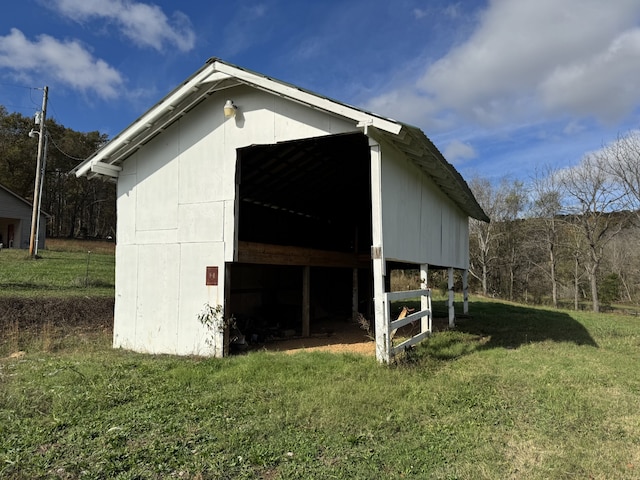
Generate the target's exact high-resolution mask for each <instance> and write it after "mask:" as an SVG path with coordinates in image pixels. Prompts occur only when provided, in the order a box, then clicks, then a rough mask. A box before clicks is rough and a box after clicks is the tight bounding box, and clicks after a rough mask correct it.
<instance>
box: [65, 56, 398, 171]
mask: <svg viewBox="0 0 640 480" xmlns="http://www.w3.org/2000/svg"><path fill="white" fill-rule="evenodd" d="M243 84H244V85H249V86H252V87H254V88H257V89H260V90H263V91H265V92H268V93H271V94H274V95H278V96H280V97H283V98H286V99H288V100H291V101H293V102H296V103H299V104H302V105H305V106H308V107H310V108H314V109H317V110H320V111H323V112H326V113H329V114H332V115H336V116H340V117H343V118H348V119H351V120H353V121H354V123H356V125H357V124H362V125H365V124H366V125H370V126H374V127H376V128H378V129H380V130H382V131H386V132H389V133H392V134H397V133H399V132H400V130H401V128H402V127H401V125H400V124H399V123H398V122H396V121H394V120H391V119H387V118H384V117H381V116H378V115H375V114H372V113H368V112H365V111H363V110H360V109H358V108H355V107H351V106H349V105H346V104H344V103H340V102H337V101H335V100H331V99H329V98H327V97H322V96H319V95H316V94H314V93H312V92H309V91H307V90H304V89H301V88H299V87H296V86H293V85H290V84H287V83H284V82H281V81H276V80H273V79H271V78H269V77H266V76H264V75H260V74H258V73H255V72H251V71H249V70H246V69H243V68H240V67H237V66H234V65H230V64H228V63H225V62H222V61H220V60H218V59H210V60H209V61H208V62H207V63H206V64H205V65H204V66H203V67H202V68H201V69H200V70H198V71H197V72H196V73H194V74H193V75H192V76H191V77H190V78H188V79H187V80H186V81H185V82H184V83H183V84H182V85H181V86H179V87H178V88H176V89H175V90H173V91H172V92H171V93H169V94H168V95H167V96H166V97H165V98H163V99H162V100H161V101H160V102H158V103H157V104H156V105H155V106H153V107H152V108H151V109H150V110H149V111H148V112H147V113H145V114H144V115H142V116H141V117H140V118H138V119H137V120H136V121H134V122H133V123H132V124H131V125H129V126H128V127H127V128H126V129H125V130H123V131H122V132H121V133H120V134H118V135H117V136H116V137H114V138H113V139H112V140H111V141H109V142H108V143H107V144H105V145H104V146H103V147H102V148H101V149H100V150H98V151H97V152H96V153H95V154H94V155H93V156H91V157H89V158H88V159H87V160H85V161H84V162H82V163H81V164H80V165H78V166H77V167H76V168H75V169H74V170H73V173H75V174H76V176H78V177H81V176H84V175H86V176H87V177H88V178H93V177H96V176H106V177H108V178H111V179H114V178H117V174H118V171H119V170H118V168H110V167H115V166H117V165H118V164H119V163H120V162H122V161H123V160H125V159H126V158H128V157H129V156H130V155H132V154H133V153H134V152H135V151H137V150H138V149H139V148H140V147H142V146H143V145H144V144H146V143H147V142H149V141H150V140H151V139H152V138H153V137H155V136H156V135H158V134H159V133H161V132H162V131H163V130H165V129H166V128H167V127H169V126H170V125H171V124H172V123H174V122H175V121H176V120H178V119H179V118H181V117H182V116H183V115H185V114H186V113H187V112H189V110H191V109H193V108H194V107H195V106H196V105H198V104H199V103H200V102H202V101H203V100H205V99H206V98H208V97H210V96H211V95H213V94H215V93H216V92H219V91H222V90H225V89H228V88H231V87H235V86H238V85H243ZM105 172H106V173H105Z"/></svg>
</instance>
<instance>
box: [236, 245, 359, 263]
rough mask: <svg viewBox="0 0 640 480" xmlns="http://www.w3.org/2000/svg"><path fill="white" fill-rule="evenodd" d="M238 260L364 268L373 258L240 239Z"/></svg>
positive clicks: (243, 261) (240, 261) (242, 261)
mask: <svg viewBox="0 0 640 480" xmlns="http://www.w3.org/2000/svg"><path fill="white" fill-rule="evenodd" d="M238 262H239V263H255V264H261V265H294V266H310V267H339V268H364V267H368V266H369V265H370V262H371V258H370V257H369V256H368V255H356V254H354V253H344V252H333V251H328V250H317V249H314V248H306V247H294V246H289V245H271V244H267V243H255V242H242V241H240V242H238Z"/></svg>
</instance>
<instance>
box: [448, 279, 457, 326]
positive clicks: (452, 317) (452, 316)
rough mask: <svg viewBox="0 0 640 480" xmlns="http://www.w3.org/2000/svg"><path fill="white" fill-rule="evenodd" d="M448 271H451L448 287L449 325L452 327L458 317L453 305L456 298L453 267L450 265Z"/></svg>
mask: <svg viewBox="0 0 640 480" xmlns="http://www.w3.org/2000/svg"><path fill="white" fill-rule="evenodd" d="M448 273H449V280H448V282H447V283H448V287H449V326H450V327H454V326H455V324H456V323H455V321H456V320H455V319H456V312H455V308H454V306H453V299H454V291H453V267H449V268H448Z"/></svg>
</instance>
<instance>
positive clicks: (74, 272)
mask: <svg viewBox="0 0 640 480" xmlns="http://www.w3.org/2000/svg"><path fill="white" fill-rule="evenodd" d="M46 245H47V248H46V249H45V250H40V251H39V252H38V257H39V258H37V259H32V258H31V257H29V252H28V251H27V250H22V249H6V248H5V249H2V250H0V297H7V296H11V297H40V298H41V297H51V296H53V297H60V296H80V295H82V296H87V295H89V296H101V297H105V296H110V297H113V295H114V288H115V287H114V285H115V256H114V251H115V250H114V248H115V246H114V244H113V243H109V242H79V241H73V240H60V239H47V243H46Z"/></svg>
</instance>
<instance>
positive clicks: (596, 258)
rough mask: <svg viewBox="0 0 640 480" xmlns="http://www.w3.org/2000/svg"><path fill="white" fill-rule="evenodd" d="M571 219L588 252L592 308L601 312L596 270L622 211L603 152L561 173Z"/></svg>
mask: <svg viewBox="0 0 640 480" xmlns="http://www.w3.org/2000/svg"><path fill="white" fill-rule="evenodd" d="M560 181H561V183H562V186H563V189H564V192H565V193H566V195H567V200H568V201H569V202H570V205H569V208H570V210H571V211H572V213H573V216H572V218H573V219H574V220H575V222H576V224H577V225H578V226H579V229H580V231H581V233H582V235H583V236H584V239H585V243H586V246H587V254H586V258H585V259H584V265H585V269H586V272H587V275H588V277H589V283H590V286H591V300H592V302H593V311H594V312H599V311H600V303H599V300H598V271H599V268H600V263H601V261H602V258H603V255H604V247H605V246H606V244H607V243H608V242H609V241H610V240H611V239H612V238H613V237H614V236H615V235H616V234H617V233H619V232H620V230H621V229H622V225H623V223H622V222H621V218H620V215H615V214H614V212H616V211H618V212H620V211H623V210H624V208H623V207H624V206H625V204H624V200H625V198H626V195H625V192H624V191H621V190H620V188H619V186H618V184H617V183H616V181H615V178H614V177H612V176H611V175H610V174H609V171H608V162H607V157H606V155H604V154H603V153H600V154H592V155H588V156H586V157H584V159H583V160H582V161H581V162H580V164H579V165H578V166H576V167H574V168H571V169H568V170H566V171H564V172H562V175H561V176H560ZM576 261H577V260H576Z"/></svg>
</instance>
